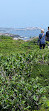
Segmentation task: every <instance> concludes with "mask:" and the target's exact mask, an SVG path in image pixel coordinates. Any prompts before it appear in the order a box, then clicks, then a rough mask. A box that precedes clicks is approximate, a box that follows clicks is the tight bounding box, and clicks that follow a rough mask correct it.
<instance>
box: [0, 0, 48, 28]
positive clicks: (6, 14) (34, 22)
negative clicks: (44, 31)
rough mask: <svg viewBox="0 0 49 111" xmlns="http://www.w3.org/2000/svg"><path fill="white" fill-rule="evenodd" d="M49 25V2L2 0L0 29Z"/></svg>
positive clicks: (46, 0)
mask: <svg viewBox="0 0 49 111" xmlns="http://www.w3.org/2000/svg"><path fill="white" fill-rule="evenodd" d="M48 25H49V0H0V27H9V28H24V27H47V26H48Z"/></svg>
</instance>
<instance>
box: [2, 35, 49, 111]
mask: <svg viewBox="0 0 49 111" xmlns="http://www.w3.org/2000/svg"><path fill="white" fill-rule="evenodd" d="M37 40H38V39H33V40H31V41H27V42H25V41H23V40H13V39H12V38H11V37H7V36H0V94H1V96H0V111H9V110H10V111H35V110H39V111H48V110H49V109H48V108H49V49H48V47H47V45H46V47H45V49H41V50H40V49H39V46H38V45H37Z"/></svg>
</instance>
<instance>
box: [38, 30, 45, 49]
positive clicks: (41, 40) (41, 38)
mask: <svg viewBox="0 0 49 111" xmlns="http://www.w3.org/2000/svg"><path fill="white" fill-rule="evenodd" d="M45 37H46V34H44V29H41V33H40V34H39V47H40V49H44V48H45Z"/></svg>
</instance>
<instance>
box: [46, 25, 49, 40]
mask: <svg viewBox="0 0 49 111" xmlns="http://www.w3.org/2000/svg"><path fill="white" fill-rule="evenodd" d="M46 41H49V27H48V31H47V32H46Z"/></svg>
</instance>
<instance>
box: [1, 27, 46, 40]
mask: <svg viewBox="0 0 49 111" xmlns="http://www.w3.org/2000/svg"><path fill="white" fill-rule="evenodd" d="M46 31H47V29H45V32H46ZM0 33H3V34H5V33H8V34H14V35H19V37H17V38H16V37H15V39H18V38H19V39H22V40H29V39H30V38H33V37H38V36H39V34H40V33H41V29H38V28H37V29H32V30H30V29H29V30H28V29H14V28H0Z"/></svg>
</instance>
